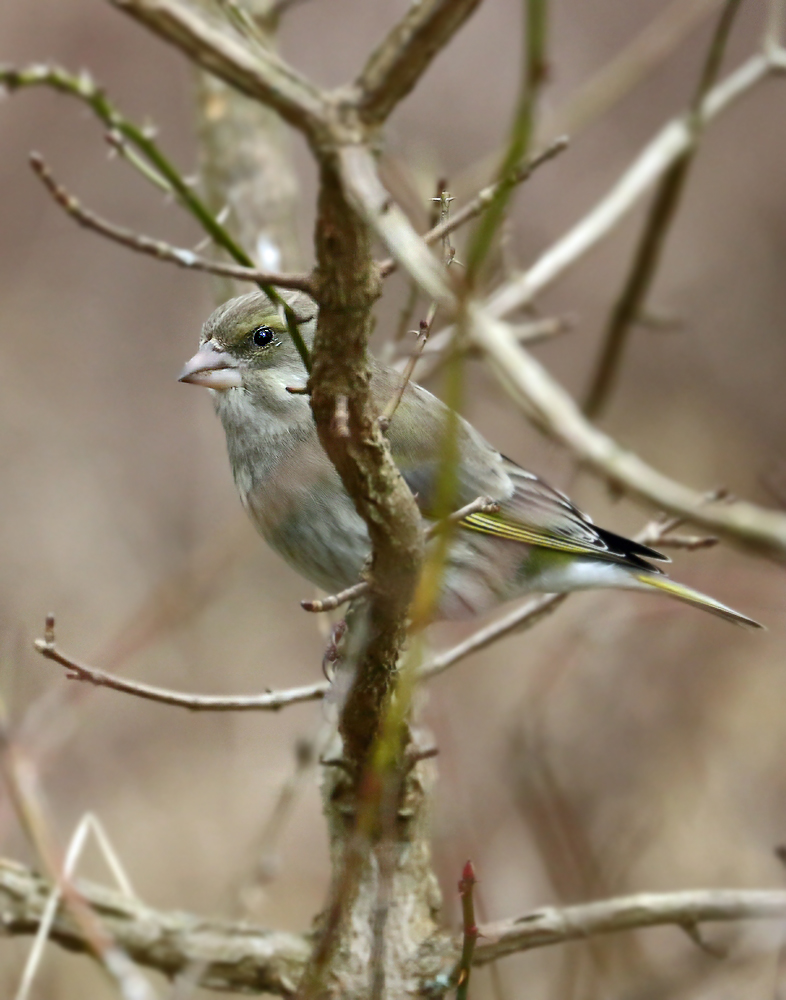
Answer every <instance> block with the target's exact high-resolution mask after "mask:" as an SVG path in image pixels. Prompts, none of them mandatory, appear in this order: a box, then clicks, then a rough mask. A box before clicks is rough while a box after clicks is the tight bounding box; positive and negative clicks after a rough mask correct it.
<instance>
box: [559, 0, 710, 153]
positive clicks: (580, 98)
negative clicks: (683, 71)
mask: <svg viewBox="0 0 786 1000" xmlns="http://www.w3.org/2000/svg"><path fill="white" fill-rule="evenodd" d="M718 6H720V0H671V3H669V4H668V5H667V6H665V7H664V8H663V9H661V10H657V11H656V12H655V15H654V17H653V18H652V20H651V21H650V22H649V23H648V24H646V25H645V26H644V27H643V28H642V29H641V31H640V32H639V33H638V34H637V35H636V36H635V37H634V38H633V39H631V41H630V42H629V43H628V44H627V45H626V46H625V48H623V49H622V51H621V52H620V53H619V54H618V55H615V56H614V57H612V58H611V59H610V60H607V61H606V62H605V63H604V64H603V66H602V67H601V68H600V69H599V70H598V71H597V72H596V73H595V74H594V76H592V77H590V79H589V80H588V81H587V82H586V83H584V84H582V85H581V86H580V87H579V89H578V91H577V92H576V93H575V94H572V95H571V96H570V97H568V99H567V100H566V101H565V103H564V105H562V106H561V107H558V108H557V109H556V111H555V112H554V115H553V117H552V116H547V118H548V121H547V125H548V126H549V127H550V128H552V129H554V130H559V131H560V132H562V131H565V132H570V133H571V135H574V134H575V133H576V132H577V131H578V130H579V129H583V128H585V127H586V126H587V125H588V124H589V123H590V122H594V121H596V120H597V119H598V118H599V117H600V116H601V115H603V114H604V113H605V112H607V111H608V110H609V109H610V108H612V107H613V106H614V105H615V104H617V103H618V102H619V101H620V100H621V99H622V98H623V97H625V96H626V95H627V94H629V93H630V92H631V91H632V90H633V88H634V87H636V86H637V85H638V84H639V83H641V81H642V80H644V79H645V78H646V77H647V76H649V75H650V74H651V73H652V72H653V70H654V69H655V68H656V67H658V66H660V65H661V64H662V63H663V62H664V61H665V60H666V59H667V58H668V56H669V55H671V53H672V52H673V51H674V50H675V49H676V48H677V46H679V44H680V43H681V42H682V41H683V40H684V39H685V38H686V37H687V36H688V35H689V34H690V33H691V32H692V31H693V30H694V29H695V28H696V27H697V26H698V25H699V24H701V23H702V21H704V19H705V18H706V17H707V16H708V15H709V14H710V13H711V12H712V11H713V10H714V8H715V7H718Z"/></svg>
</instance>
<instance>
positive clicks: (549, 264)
mask: <svg viewBox="0 0 786 1000" xmlns="http://www.w3.org/2000/svg"><path fill="white" fill-rule="evenodd" d="M785 70H786V57H784V52H783V50H782V49H781V48H780V47H779V48H777V49H776V50H774V51H772V52H769V53H767V54H757V55H754V56H751V57H750V58H749V59H747V60H746V61H745V62H744V63H743V64H742V65H741V66H740V67H739V68H738V69H736V70H735V71H734V72H733V73H731V74H729V76H727V77H726V78H725V79H723V80H722V81H721V82H720V83H719V84H718V85H717V86H716V87H714V88H713V89H712V90H711V91H710V93H709V94H708V95H707V97H706V99H705V100H704V102H703V104H702V107H701V122H702V125H703V126H704V125H706V124H707V123H708V122H710V121H712V120H713V119H715V118H717V117H718V115H719V114H721V113H722V112H723V111H725V110H726V109H727V108H729V107H731V105H732V104H734V103H735V102H736V101H737V100H738V99H739V98H740V97H742V96H743V95H744V94H746V93H748V91H749V90H751V89H752V88H753V87H755V86H756V85H757V84H759V83H761V82H762V81H763V80H766V79H767V78H768V77H770V76H771V75H773V74H774V73H782V72H784V71H785ZM690 142H691V131H690V128H689V126H688V123H687V122H686V121H685V120H684V118H678V119H675V120H674V121H671V122H669V123H668V124H667V125H666V126H665V127H664V128H663V129H661V131H660V132H659V133H658V134H657V135H656V136H655V138H654V139H652V140H651V141H650V142H649V143H648V145H647V146H646V147H645V148H644V149H643V150H642V152H641V153H640V154H639V155H638V157H637V158H636V160H635V161H634V162H633V164H632V165H631V166H630V167H629V168H628V170H626V171H625V173H624V174H623V176H622V177H621V178H620V180H619V181H618V182H617V184H616V185H615V186H614V187H613V188H612V190H611V191H610V192H609V194H607V195H606V197H605V198H602V199H601V200H600V201H599V202H598V203H597V204H596V205H595V206H594V207H593V209H592V210H591V211H590V212H589V213H588V214H587V215H586V216H585V217H584V218H583V219H582V220H581V221H580V222H579V223H578V224H577V225H575V226H574V227H573V228H572V229H571V230H569V232H567V233H566V234H565V235H564V236H563V237H562V238H561V239H559V240H557V242H556V243H554V244H553V245H552V246H551V247H550V248H549V249H548V250H547V251H546V252H545V253H544V254H542V255H541V257H540V258H539V259H538V260H537V261H536V262H535V263H534V264H533V265H532V267H530V268H529V269H528V270H527V271H525V272H524V274H522V275H521V276H520V277H519V278H517V279H516V280H515V281H512V282H509V283H507V284H506V285H503V286H502V287H501V288H499V289H497V291H495V292H494V293H492V295H491V296H489V299H488V307H489V311H490V313H491V315H492V316H494V317H497V318H501V317H503V316H507V315H509V314H510V313H512V312H515V311H516V310H517V309H521V308H522V307H523V306H525V305H528V304H529V303H530V302H532V300H533V299H534V298H535V296H536V295H538V294H539V293H540V292H542V291H543V290H544V289H545V288H547V287H548V286H549V285H551V284H552V283H553V282H554V281H556V280H557V279H558V278H560V277H562V275H563V274H564V273H565V272H566V271H567V270H568V269H569V268H570V267H571V266H572V265H573V264H575V263H576V262H577V261H579V260H581V259H582V258H583V257H584V255H585V254H586V253H587V252H588V251H589V250H591V249H592V248H593V247H594V246H595V245H596V244H597V243H599V242H600V241H601V240H602V239H603V238H604V237H606V236H607V235H608V234H609V233H610V232H611V231H612V230H613V229H614V228H615V227H616V226H617V224H618V223H619V222H620V221H621V220H622V219H623V218H624V217H625V215H627V213H628V212H629V211H630V210H631V209H632V208H633V207H634V205H636V203H637V202H638V200H639V199H640V198H641V196H642V195H643V194H644V193H645V192H646V191H647V190H648V189H649V188H650V187H651V185H652V184H653V183H654V182H655V181H656V180H657V179H658V178H659V177H661V176H662V175H663V173H665V171H666V170H668V169H669V167H670V166H671V165H672V164H673V163H674V161H675V160H677V159H678V158H679V157H680V156H681V155H682V154H683V153H684V151H685V150H686V149H687V147H688V146H689V145H690Z"/></svg>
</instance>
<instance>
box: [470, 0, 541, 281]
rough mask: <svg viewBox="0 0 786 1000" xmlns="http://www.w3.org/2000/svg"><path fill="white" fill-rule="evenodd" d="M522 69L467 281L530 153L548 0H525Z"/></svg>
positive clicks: (474, 239)
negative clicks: (503, 151) (493, 189)
mask: <svg viewBox="0 0 786 1000" xmlns="http://www.w3.org/2000/svg"><path fill="white" fill-rule="evenodd" d="M524 7H525V12H526V14H525V18H524V20H525V22H526V24H525V36H524V51H525V58H524V60H523V70H522V77H521V87H520V93H519V100H518V107H517V109H516V113H515V115H514V118H513V125H512V127H511V130H510V138H509V140H508V145H507V149H506V150H505V155H504V156H503V159H502V163H501V164H500V167H499V173H498V176H497V190H496V192H495V193H494V195H493V197H492V199H491V202H490V204H489V206H488V210H487V211H486V212H484V213H483V216H482V217H481V219H480V221H479V222H478V224H477V226H476V227H475V230H474V232H473V233H472V236H471V237H470V240H469V244H468V246H467V251H466V253H467V281H468V283H469V284H470V285H472V284H474V282H475V281H476V279H477V276H478V274H479V272H480V269H481V267H482V265H483V263H484V261H485V260H486V257H487V255H488V252H489V249H490V247H491V243H492V241H493V239H494V236H495V235H496V233H497V230H498V229H499V227H500V225H501V223H502V220H503V218H504V216H505V209H506V208H507V204H508V201H509V200H510V197H511V195H512V193H513V189H514V187H515V180H512V179H511V178H512V175H513V174H514V172H515V170H516V168H517V167H518V166H519V165H520V164H521V162H522V161H523V160H524V158H525V156H526V155H527V154H528V153H529V149H530V146H531V144H532V141H533V137H534V133H535V112H536V108H537V104H538V98H539V96H540V91H541V88H542V86H543V84H544V83H545V81H546V73H547V63H546V60H547V53H546V39H547V29H548V0H526V3H525V5H524Z"/></svg>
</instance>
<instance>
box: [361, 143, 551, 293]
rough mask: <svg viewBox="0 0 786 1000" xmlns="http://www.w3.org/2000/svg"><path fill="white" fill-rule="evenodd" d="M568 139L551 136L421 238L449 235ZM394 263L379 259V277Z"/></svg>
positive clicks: (430, 239) (528, 174) (429, 240)
mask: <svg viewBox="0 0 786 1000" xmlns="http://www.w3.org/2000/svg"><path fill="white" fill-rule="evenodd" d="M568 145H569V140H568V137H567V136H566V135H561V136H559V137H558V138H557V139H554V140H553V141H552V142H550V143H549V144H548V145H547V146H545V147H544V148H543V149H542V150H541V151H540V152H539V153H536V154H535V155H534V156H533V157H532V158H531V159H529V160H527V161H525V163H524V165H523V166H521V167H518V168H517V169H516V170H514V171H513V173H512V174H511V176H510V177H508V178H504V179H503V180H501V181H497V182H496V183H494V184H489V185H488V186H487V187H484V188H482V190H480V191H479V192H478V193H477V194H476V195H475V197H474V198H473V199H472V200H471V201H468V202H467V204H466V205H464V206H463V207H462V208H460V209H459V210H458V212H454V213H453V214H452V215H451V216H450V217H449V218H447V219H445V220H444V221H440V222H439V223H438V224H437V225H436V226H433V227H432V228H431V229H429V231H428V232H427V233H424V234H423V240H424V242H426V243H428V245H429V246H431V245H433V244H434V243H436V242H437V241H438V240H441V239H443V238H444V237H445V236H449V235H450V234H451V233H453V232H455V231H456V230H457V229H458V228H459V227H460V226H463V225H465V224H466V223H467V222H471V221H472V219H476V218H477V217H478V216H479V215H480V214H481V213H482V212H484V211H485V210H486V209H487V208H488V207H489V205H490V204H491V203H492V201H493V200H494V197H495V196H496V195H497V194H498V192H499V191H500V185H501V184H513V185H515V184H522V183H523V182H524V181H527V180H529V178H530V177H531V176H532V174H533V173H534V172H535V171H536V170H537V169H538V167H540V166H542V165H543V164H544V163H548V162H549V161H550V160H553V159H554V157H555V156H558V155H559V154H560V153H562V152H564V150H566V149H567V148H568ZM397 266H398V264H397V262H396V261H395V260H394V259H393V258H392V257H388V258H387V260H383V261H381V262H380V264H379V270H380V273H381V274H382V277H383V278H386V277H387V276H388V275H389V274H392V273H393V271H395V270H396V268H397Z"/></svg>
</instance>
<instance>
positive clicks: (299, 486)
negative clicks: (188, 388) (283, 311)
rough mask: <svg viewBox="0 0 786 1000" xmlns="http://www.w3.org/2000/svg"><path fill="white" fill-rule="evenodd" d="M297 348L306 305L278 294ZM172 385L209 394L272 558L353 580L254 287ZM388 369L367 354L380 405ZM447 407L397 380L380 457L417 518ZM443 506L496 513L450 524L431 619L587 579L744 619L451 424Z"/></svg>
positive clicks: (291, 377)
mask: <svg viewBox="0 0 786 1000" xmlns="http://www.w3.org/2000/svg"><path fill="white" fill-rule="evenodd" d="M286 294H287V298H288V301H289V302H290V304H291V306H292V308H293V309H294V311H295V313H296V315H297V317H298V322H299V329H300V331H301V333H302V335H303V337H304V339H305V340H306V342H307V343H308V344H310V343H311V341H312V339H313V334H314V329H315V325H316V315H317V309H316V305H315V304H314V302H313V301H312V300H311V299H309V298H308V296H306V295H304V294H303V293H286ZM181 378H182V379H183V380H184V381H190V382H195V383H197V384H201V385H206V386H208V387H209V388H212V389H213V395H214V401H215V405H216V410H217V413H218V415H219V417H220V418H221V421H222V424H223V426H224V430H225V432H226V438H227V448H228V452H229V459H230V465H231V467H232V472H233V475H234V478H235V483H236V485H237V489H238V493H239V494H240V499H241V502H242V503H243V506H244V507H245V509H246V510H247V511H248V513H249V516H250V517H251V519H252V520H253V522H254V524H255V525H256V526H257V528H258V530H259V531H260V533H261V534H262V535H263V536H264V538H265V539H266V540H267V541H268V543H269V544H270V545H271V546H272V547H273V548H274V549H275V550H276V551H277V552H279V553H280V554H281V555H282V556H283V557H284V559H286V561H287V562H288V563H289V564H290V565H291V566H293V567H294V568H295V569H296V570H297V571H298V572H299V573H301V574H302V575H303V576H305V577H306V578H307V579H309V580H311V581H313V582H314V583H316V584H317V585H318V586H320V587H321V588H323V589H324V590H326V591H328V592H335V591H338V590H342V589H344V588H345V587H348V586H351V585H352V584H353V583H355V582H357V580H358V575H359V573H360V570H361V568H362V566H363V563H364V561H365V558H366V555H367V553H368V549H369V542H368V534H367V531H366V526H365V523H364V522H363V520H362V519H361V518H360V516H359V515H358V514H357V512H356V510H355V508H354V505H353V504H352V501H351V500H350V498H349V496H348V495H347V493H346V492H345V490H344V488H343V485H342V483H341V480H340V478H339V476H338V474H337V472H336V470H335V469H334V467H333V465H332V463H331V462H330V460H329V459H328V457H327V455H326V454H325V452H324V451H323V450H322V447H321V445H320V443H319V439H318V437H317V433H316V428H315V425H314V421H313V417H312V414H311V408H310V404H309V401H308V397H306V396H305V395H299V394H292V393H289V392H287V386H300V385H302V384H303V382H304V380H305V371H304V369H303V366H302V362H301V360H300V358H299V356H298V354H297V352H296V350H295V347H294V345H293V343H292V341H291V339H290V338H289V336H288V334H287V333H286V325H285V323H284V319H283V317H282V316H281V315H280V314H279V312H278V311H277V309H276V308H275V307H274V306H273V305H272V304H271V303H270V301H269V300H268V299H267V297H266V296H264V295H263V294H262V293H260V292H252V293H250V294H248V295H244V296H241V297H240V298H237V299H233V300H231V301H230V302H228V303H225V304H224V305H223V306H221V307H220V308H219V309H218V310H216V312H215V313H213V315H212V316H211V317H210V318H209V319H208V320H207V322H206V323H205V325H204V328H203V331H202V340H201V343H200V350H199V352H198V353H197V354H196V355H195V356H194V358H192V359H191V361H189V362H188V364H187V365H186V368H185V369H184V372H183V374H182V376H181ZM400 380H401V376H400V375H399V374H398V372H396V371H395V370H394V369H392V368H389V367H387V366H385V365H383V364H381V363H380V362H377V361H373V362H372V380H371V389H372V393H373V395H374V397H375V398H376V400H377V401H378V403H379V404H380V408H381V407H382V406H384V404H385V403H386V402H387V401H388V400H389V399H391V398H392V397H393V395H394V394H395V392H396V390H397V389H398V388H399V387H400V384H401V383H400ZM446 417H447V410H446V408H445V406H444V405H443V404H442V403H441V402H440V401H439V400H438V399H437V398H436V397H434V396H433V395H432V394H431V393H429V392H428V391H427V390H425V389H423V388H422V387H421V386H419V385H417V384H415V383H410V384H409V385H407V387H406V388H405V390H404V393H403V396H402V399H401V403H400V405H399V407H398V410H397V411H396V414H395V416H394V417H393V420H392V422H391V424H390V427H389V429H388V432H387V437H388V441H389V444H390V449H391V454H392V456H393V459H394V461H395V463H396V465H397V466H398V468H399V470H400V471H401V474H402V476H403V477H404V479H405V480H406V482H407V484H408V485H409V487H410V489H411V490H412V491H413V494H415V496H416V498H417V503H418V505H419V507H420V509H421V512H422V513H423V516H424V518H426V519H428V518H430V517H434V516H435V506H434V505H435V503H436V502H437V500H436V492H437V473H438V469H439V464H440V442H442V441H443V440H444V435H445V427H446ZM456 433H457V445H458V453H459V455H460V461H459V463H458V468H457V483H456V495H455V509H458V508H460V507H463V506H464V505H466V504H468V503H470V502H471V501H473V500H474V499H476V498H477V497H480V496H489V497H492V498H493V499H494V500H496V501H498V503H499V505H500V512H499V514H497V515H484V514H477V515H473V516H472V517H470V518H468V519H467V520H466V521H465V522H462V525H461V526H460V527H459V528H458V529H457V531H456V532H455V537H454V538H453V541H452V544H451V548H450V553H449V558H448V562H447V565H446V567H445V571H444V578H443V587H442V593H441V596H440V600H439V605H438V608H437V609H436V614H437V616H438V617H444V618H464V617H468V616H471V615H475V614H479V613H482V612H484V611H487V610H488V609H489V608H492V607H494V606H495V605H497V604H499V603H501V602H503V601H507V600H510V599H512V598H515V597H518V596H521V595H522V594H525V593H528V592H530V591H545V592H562V591H569V590H580V589H592V588H596V587H621V588H627V589H638V590H649V591H651V590H653V589H657V590H663V591H665V592H667V593H669V594H670V595H671V596H674V597H676V598H678V599H680V600H683V601H686V602H687V603H691V604H696V605H698V606H701V607H703V608H705V609H706V610H709V611H711V612H713V613H715V614H717V615H720V616H721V617H724V618H727V619H728V620H731V621H735V622H739V623H743V624H749V625H755V624H756V623H755V622H753V621H752V620H751V619H748V618H747V617H746V616H744V615H741V614H739V613H738V612H736V611H734V610H732V609H731V608H727V607H726V606H725V605H722V604H720V603H719V602H717V601H715V600H714V599H712V598H709V597H706V596H705V595H702V594H699V593H698V592H696V591H693V590H690V588H687V587H683V586H682V585H681V584H677V583H675V582H674V581H671V580H669V579H668V578H667V577H665V576H664V575H663V574H662V573H661V571H660V570H659V569H657V568H656V567H655V566H654V565H653V564H652V562H651V560H661V559H664V557H663V556H661V555H660V554H659V553H658V552H655V551H653V550H652V549H649V548H648V547H646V546H642V545H639V544H638V543H636V542H633V541H630V540H629V539H625V538H623V537H621V536H619V535H616V534H614V533H613V532H610V531H606V530H604V529H602V528H596V527H595V525H593V524H592V522H591V520H590V519H589V518H588V517H587V516H586V515H584V514H582V513H581V511H579V510H578V508H577V507H575V505H574V504H573V503H571V501H570V500H569V499H568V498H567V497H565V496H564V495H563V494H562V493H560V492H559V491H558V490H555V489H553V488H552V487H550V486H549V485H548V484H547V483H545V482H544V481H543V480H541V479H540V478H539V477H537V476H535V475H533V474H532V473H529V472H527V471H525V470H524V469H521V468H520V467H519V466H517V465H516V464H515V463H514V462H512V461H510V460H509V459H507V458H505V457H504V456H502V455H501V454H500V453H499V452H498V451H497V450H496V449H495V448H494V447H493V446H492V445H490V444H489V443H488V442H487V441H486V440H485V439H484V438H483V437H481V435H480V434H479V433H478V432H477V431H476V430H475V429H474V428H473V427H472V426H471V425H470V424H469V423H467V421H465V420H463V419H462V418H458V427H457V432H456Z"/></svg>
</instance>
